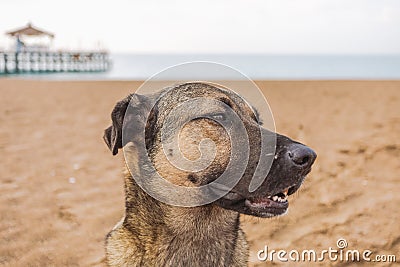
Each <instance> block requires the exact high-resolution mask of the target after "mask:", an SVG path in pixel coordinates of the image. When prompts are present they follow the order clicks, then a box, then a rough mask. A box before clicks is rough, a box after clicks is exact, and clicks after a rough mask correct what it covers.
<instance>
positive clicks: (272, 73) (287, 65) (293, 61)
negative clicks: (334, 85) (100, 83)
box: [3, 54, 400, 80]
mask: <svg viewBox="0 0 400 267" xmlns="http://www.w3.org/2000/svg"><path fill="white" fill-rule="evenodd" d="M110 58H111V64H112V65H111V68H110V70H109V71H107V72H98V73H40V74H22V75H21V74H17V75H3V77H16V78H29V79H50V80H146V79H148V78H150V77H151V76H153V75H155V74H157V73H159V72H160V71H162V70H164V69H166V68H168V67H171V66H174V65H177V64H182V63H187V62H193V61H206V62H215V63H219V64H223V65H227V66H230V67H232V68H234V69H236V70H238V71H240V72H241V73H243V74H244V75H245V76H247V77H249V78H250V79H254V80H398V79H400V55H266V54H111V56H110ZM210 74H211V76H212V78H213V79H232V77H229V76H226V73H215V72H213V73H210ZM182 75H183V77H167V79H168V78H170V79H179V78H185V79H186V78H190V77H187V76H185V74H182ZM204 75H205V76H206V77H207V75H208V74H207V73H205V74H204Z"/></svg>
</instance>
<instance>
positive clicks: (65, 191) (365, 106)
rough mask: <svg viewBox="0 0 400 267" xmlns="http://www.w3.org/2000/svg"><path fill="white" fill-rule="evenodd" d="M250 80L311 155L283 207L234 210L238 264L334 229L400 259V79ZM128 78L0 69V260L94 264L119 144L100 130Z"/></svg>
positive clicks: (111, 211)
mask: <svg viewBox="0 0 400 267" xmlns="http://www.w3.org/2000/svg"><path fill="white" fill-rule="evenodd" d="M257 84H258V85H259V86H260V87H261V88H262V90H263V92H264V94H265V95H266V97H267V99H268V101H269V103H270V105H271V108H272V111H273V113H274V116H275V122H276V127H277V130H278V132H280V133H283V134H285V135H288V136H290V137H292V138H294V139H297V140H299V141H301V142H304V143H306V144H307V145H309V146H311V147H312V148H313V149H315V151H316V152H317V153H318V159H317V161H316V163H315V165H314V168H313V171H312V173H311V174H310V175H309V176H308V177H307V179H306V182H305V184H304V186H303V187H302V189H301V190H300V192H299V193H296V194H295V195H294V196H292V197H290V209H289V213H288V214H287V215H286V216H284V217H280V218H276V219H258V218H252V217H246V216H243V217H242V225H243V228H244V230H245V232H246V233H247V238H248V241H249V244H250V249H251V251H250V265H251V266H267V263H268V264H271V263H270V262H267V263H266V262H260V261H258V260H257V257H256V252H257V251H258V250H260V249H263V248H264V246H265V245H268V247H269V248H270V249H276V250H278V249H287V250H292V249H297V250H302V249H315V250H319V251H321V250H323V249H328V247H333V248H336V241H337V240H338V238H345V239H346V240H347V242H348V248H350V249H360V250H363V249H370V250H372V251H373V252H374V255H375V254H397V258H398V261H400V254H399V251H400V224H399V221H400V213H399V205H400V194H399V190H400V177H399V175H400V161H399V156H400V138H399V132H400V82H399V81H385V82H383V81H313V82H311V81H293V82H278V81H276V82H267V81H263V82H258V83H257ZM139 85H140V82H128V81H126V82H50V81H30V80H12V79H0V94H1V98H0V107H1V108H0V124H1V128H0V155H1V156H0V158H1V165H0V216H1V224H0V265H2V266H92V265H93V266H104V262H103V260H104V237H105V235H106V234H107V232H108V231H109V230H110V229H111V228H112V227H113V226H114V224H115V223H116V222H117V221H118V220H119V219H120V217H121V216H122V214H123V205H124V195H123V180H122V175H121V169H122V166H123V158H122V155H121V153H120V154H119V155H118V156H116V157H113V156H112V155H111V153H110V151H109V150H108V149H107V147H106V145H105V144H104V143H103V140H102V135H103V130H104V128H106V127H107V126H109V124H110V112H111V109H112V108H113V106H114V104H115V102H116V101H117V100H119V99H121V98H123V97H124V96H126V95H127V94H128V93H129V92H133V91H134V90H135V89H136V88H137V87H138V86H139ZM330 264H332V263H331V262H329V261H326V262H324V265H330ZM306 265H308V264H306ZM336 265H337V266H340V265H345V263H336ZM350 265H351V264H350ZM308 266H309V265H308ZM346 266H348V265H346ZM379 266H385V264H380V265H379Z"/></svg>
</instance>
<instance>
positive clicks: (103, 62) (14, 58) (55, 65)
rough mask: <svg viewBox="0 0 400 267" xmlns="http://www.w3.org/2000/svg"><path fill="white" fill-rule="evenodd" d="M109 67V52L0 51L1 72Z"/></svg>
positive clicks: (15, 72) (91, 70)
mask: <svg viewBox="0 0 400 267" xmlns="http://www.w3.org/2000/svg"><path fill="white" fill-rule="evenodd" d="M109 67H110V59H109V55H108V53H107V52H62V51H61V52H43V51H37V52H35V51H23V52H2V51H0V74H18V73H41V72H48V73H50V72H103V71H107V70H108V69H109Z"/></svg>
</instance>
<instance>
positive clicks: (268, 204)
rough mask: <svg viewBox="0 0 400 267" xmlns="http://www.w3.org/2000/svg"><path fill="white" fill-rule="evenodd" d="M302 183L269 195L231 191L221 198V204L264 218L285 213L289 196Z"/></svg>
mask: <svg viewBox="0 0 400 267" xmlns="http://www.w3.org/2000/svg"><path fill="white" fill-rule="evenodd" d="M300 185H301V184H295V185H292V186H289V187H286V188H284V189H282V190H278V191H277V193H275V194H271V195H267V196H255V197H244V196H243V195H242V194H239V193H236V192H233V191H231V192H229V193H228V194H227V195H225V196H224V197H222V198H221V199H220V202H219V203H220V206H222V207H224V208H228V209H232V210H236V211H239V212H240V213H244V214H248V215H253V216H257V217H262V218H269V217H274V216H279V215H283V214H285V213H286V212H287V210H288V208H289V201H288V197H289V196H290V195H292V194H293V193H295V192H296V191H297V190H298V189H299V187H300Z"/></svg>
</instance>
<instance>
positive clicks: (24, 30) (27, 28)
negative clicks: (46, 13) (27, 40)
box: [6, 23, 54, 38]
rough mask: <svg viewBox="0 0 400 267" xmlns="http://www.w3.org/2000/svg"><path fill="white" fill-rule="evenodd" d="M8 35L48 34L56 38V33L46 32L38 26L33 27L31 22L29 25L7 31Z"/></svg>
mask: <svg viewBox="0 0 400 267" xmlns="http://www.w3.org/2000/svg"><path fill="white" fill-rule="evenodd" d="M6 34H7V35H11V36H18V35H29V36H39V35H47V36H50V37H51V38H54V34H52V33H50V32H46V31H43V30H40V29H38V28H36V27H33V26H32V24H31V23H28V25H27V26H25V27H22V28H19V29H16V30H13V31H9V32H6Z"/></svg>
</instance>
